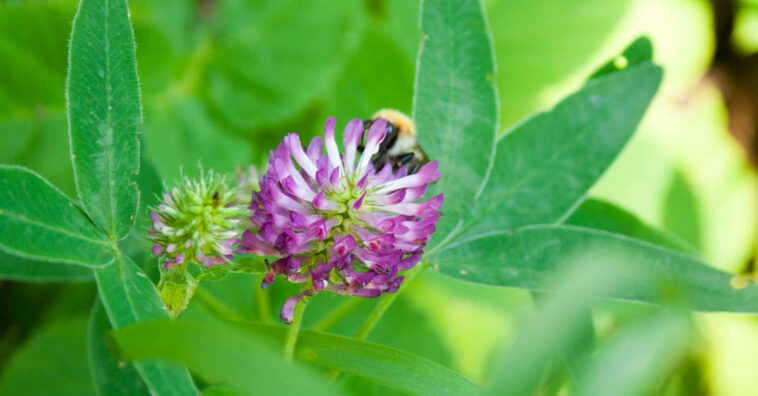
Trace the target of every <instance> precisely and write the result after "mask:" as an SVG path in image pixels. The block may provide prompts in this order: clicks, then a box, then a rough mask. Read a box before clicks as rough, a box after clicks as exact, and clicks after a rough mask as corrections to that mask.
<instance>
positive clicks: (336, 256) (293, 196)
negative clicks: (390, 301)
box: [239, 118, 443, 323]
mask: <svg viewBox="0 0 758 396" xmlns="http://www.w3.org/2000/svg"><path fill="white" fill-rule="evenodd" d="M335 125H336V120H335V119H334V118H329V119H328V120H327V121H326V126H325V128H324V139H322V138H321V137H316V138H314V139H313V140H312V141H311V142H310V144H309V145H308V147H307V148H306V149H305V150H303V146H302V145H301V143H300V138H299V137H298V135H297V133H292V134H289V135H287V136H286V137H285V138H284V142H282V143H281V144H279V146H278V147H277V149H276V150H275V151H272V152H271V153H270V157H269V162H268V170H267V172H266V173H265V174H264V175H263V176H262V177H261V179H260V183H259V185H260V190H259V191H258V192H254V193H253V196H252V201H251V204H250V209H251V211H252V212H253V213H252V215H251V217H250V220H251V224H252V228H251V229H249V230H247V231H245V233H244V234H243V236H242V244H241V247H240V249H239V251H240V252H241V253H249V254H257V255H266V256H274V257H277V258H278V259H277V260H276V261H274V262H273V263H271V264H270V266H269V268H270V271H269V272H268V273H267V274H266V276H265V278H264V280H263V283H262V285H261V286H262V287H264V288H265V287H266V286H268V285H270V284H272V283H273V282H274V276H275V275H283V276H284V277H286V279H288V280H289V281H291V282H297V283H304V284H305V286H304V290H303V291H302V292H301V293H300V294H298V295H296V296H293V297H291V298H290V299H289V300H288V301H287V302H286V303H285V304H284V307H283V308H282V311H281V315H280V316H281V318H282V320H284V321H285V322H287V323H289V322H291V320H292V315H293V310H294V308H295V306H296V305H297V304H298V303H299V302H300V300H301V299H302V298H303V297H306V296H311V295H314V294H316V293H319V292H321V291H323V290H327V291H329V292H332V293H337V294H349V295H355V296H361V297H378V296H380V295H381V294H383V293H394V292H395V291H397V290H398V288H399V287H400V284H401V282H402V281H403V276H402V272H403V271H405V270H408V269H410V268H412V267H414V266H415V265H416V264H417V263H418V261H419V259H420V256H421V253H422V251H423V249H424V247H425V246H426V243H427V242H428V241H429V238H430V236H431V234H432V233H433V232H434V230H435V225H436V223H437V220H438V219H439V216H440V215H441V213H440V212H439V209H440V207H441V205H442V201H443V196H442V194H440V195H437V196H435V197H432V198H430V199H428V200H426V201H419V200H420V199H421V198H422V197H423V196H424V194H425V193H426V190H427V187H428V185H429V184H430V183H432V182H435V181H437V180H438V179H439V178H440V176H441V174H440V173H439V172H437V163H436V162H430V163H427V164H425V165H424V166H423V167H421V169H419V171H418V172H417V173H415V174H408V170H407V168H405V167H402V168H400V169H398V170H397V171H395V170H393V168H392V166H391V165H390V164H389V163H387V164H385V165H384V166H383V167H382V168H381V169H374V167H373V165H372V161H371V158H372V156H374V154H376V153H377V151H378V150H379V145H380V143H381V142H382V140H383V139H384V138H385V136H386V134H387V123H386V121H385V120H384V119H378V120H376V121H375V122H374V123H373V124H372V125H371V126H370V127H369V130H368V132H367V134H366V139H365V140H366V141H365V147H363V150H362V152H361V151H360V147H359V145H360V144H361V141H362V140H363V135H364V126H363V122H362V121H361V120H360V119H354V120H351V121H350V122H348V124H347V126H346V127H345V130H344V133H343V148H344V152H343V153H342V154H340V152H339V149H338V147H337V143H336V142H335V138H334V129H335ZM324 150H325V151H326V153H325V154H324Z"/></svg>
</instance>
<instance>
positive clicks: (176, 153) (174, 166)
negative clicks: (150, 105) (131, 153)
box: [140, 99, 251, 207]
mask: <svg viewBox="0 0 758 396" xmlns="http://www.w3.org/2000/svg"><path fill="white" fill-rule="evenodd" d="M144 141H145V154H146V156H147V157H148V158H149V159H150V160H151V161H152V163H153V164H154V165H155V168H156V170H157V171H158V173H159V174H160V175H162V176H163V177H164V179H165V180H168V181H169V182H171V181H173V180H174V179H177V178H179V177H180V176H181V173H182V172H183V174H184V175H187V176H190V177H191V176H196V174H197V173H198V164H202V165H203V166H205V167H208V168H213V169H214V170H216V171H217V172H220V173H228V172H233V171H234V168H235V167H237V166H245V165H247V164H249V163H250V154H251V150H250V147H249V146H248V145H247V144H245V143H243V142H240V141H239V140H238V139H234V138H233V137H230V136H229V135H228V134H226V133H225V132H224V130H222V129H221V128H220V127H219V126H218V125H217V124H215V123H214V122H213V119H212V118H211V117H210V115H209V114H208V111H207V110H206V109H205V108H204V107H203V106H202V104H201V103H200V102H198V101H197V100H194V99H186V100H179V101H176V102H175V103H172V104H171V105H170V106H167V107H165V108H161V109H157V110H156V111H154V112H153V113H152V116H151V117H150V118H149V119H148V120H147V122H146V125H145V138H144ZM167 153H170V155H167ZM141 173H142V172H141V171H140V177H142V176H143V175H142V174H141ZM160 192H161V191H158V193H160ZM142 193H143V196H142V197H141V199H143V200H144V199H150V198H148V197H145V196H144V194H145V192H144V191H143V192H142ZM142 206H143V207H144V205H142Z"/></svg>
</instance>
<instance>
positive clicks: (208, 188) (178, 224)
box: [148, 171, 250, 315]
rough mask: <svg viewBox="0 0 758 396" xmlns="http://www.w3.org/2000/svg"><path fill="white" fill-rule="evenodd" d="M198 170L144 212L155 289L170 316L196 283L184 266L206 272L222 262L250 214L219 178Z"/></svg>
mask: <svg viewBox="0 0 758 396" xmlns="http://www.w3.org/2000/svg"><path fill="white" fill-rule="evenodd" d="M201 173H202V174H201V176H200V178H199V180H193V179H190V178H186V177H185V178H184V180H183V181H182V182H181V183H179V185H177V186H175V187H173V188H171V189H170V190H169V192H167V193H164V194H163V196H162V200H161V202H160V204H159V205H158V207H156V208H154V210H153V211H152V212H151V213H150V220H151V221H152V227H150V229H148V235H149V236H150V238H151V240H152V241H153V243H154V245H153V254H154V255H156V256H158V257H159V259H160V263H161V281H160V283H159V285H158V292H159V294H160V295H161V297H162V298H163V300H164V302H165V303H166V306H167V307H168V309H169V312H171V313H172V314H174V315H177V314H178V313H179V312H181V311H182V310H183V309H184V308H185V307H186V306H187V303H188V302H189V299H190V298H191V297H192V294H193V293H194V289H195V287H196V285H197V282H196V281H195V280H194V278H193V277H192V275H191V274H190V273H189V272H187V271H186V269H187V266H188V265H189V264H190V263H195V264H199V265H201V266H202V268H205V271H208V270H210V268H211V267H215V266H219V265H222V264H226V263H228V262H229V261H230V260H231V259H232V258H233V251H234V248H235V247H236V244H237V243H238V242H239V238H240V236H241V234H242V231H243V230H244V229H245V227H246V226H247V223H248V219H247V218H248V216H249V214H250V212H249V211H248V209H247V208H246V207H245V205H239V204H237V203H236V201H235V200H236V198H237V196H236V193H237V192H236V189H235V188H229V187H228V186H227V183H226V179H225V178H224V177H221V176H218V175H216V174H215V173H214V172H213V171H210V172H208V173H207V175H206V174H205V173H204V172H201Z"/></svg>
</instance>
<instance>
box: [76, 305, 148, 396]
mask: <svg viewBox="0 0 758 396" xmlns="http://www.w3.org/2000/svg"><path fill="white" fill-rule="evenodd" d="M111 329H112V327H111V324H110V323H109V322H108V317H107V316H106V314H105V309H104V308H103V304H102V303H101V302H100V300H99V299H98V300H96V301H95V304H94V305H93V307H92V312H91V313H90V317H89V325H88V326H87V355H88V356H89V367H90V372H91V373H92V378H93V380H94V384H95V388H96V389H97V394H98V395H108V396H119V395H124V396H137V395H149V394H150V391H149V390H148V389H147V386H145V383H144V382H143V381H142V379H141V378H140V376H139V373H138V372H137V370H136V369H135V367H134V365H132V364H129V363H124V362H119V361H118V359H116V358H115V357H113V355H112V354H111V351H110V350H108V346H107V345H106V342H105V334H106V333H107V332H109V331H111Z"/></svg>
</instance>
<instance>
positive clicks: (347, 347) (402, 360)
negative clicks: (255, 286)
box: [253, 327, 482, 396]
mask: <svg viewBox="0 0 758 396" xmlns="http://www.w3.org/2000/svg"><path fill="white" fill-rule="evenodd" d="M283 330H284V329H282V328H279V327H265V328H264V327H261V328H259V329H253V331H260V332H262V333H264V334H268V335H270V336H273V337H274V339H276V340H277V341H278V342H280V343H281V341H282V340H283V339H284V331H283ZM295 356H296V357H297V358H298V359H299V360H301V361H303V362H309V363H313V364H316V365H319V366H324V367H327V368H330V369H336V370H339V371H344V372H346V373H350V374H354V375H357V376H360V377H363V378H367V379H369V380H372V381H374V382H377V383H380V384H382V385H385V386H388V387H390V388H394V389H398V390H401V391H404V392H407V393H409V394H412V395H425V396H442V395H476V394H479V393H481V391H482V389H481V388H480V387H479V386H478V385H476V384H475V383H473V382H471V381H470V380H468V379H466V378H465V377H463V376H461V375H460V374H458V373H456V372H455V371H453V370H450V369H448V368H447V367H444V366H441V365H439V364H437V363H434V362H432V361H430V360H427V359H425V358H422V357H419V356H416V355H412V354H410V353H407V352H403V351H400V350H397V349H395V348H390V347H386V346H383V345H379V344H374V343H370V342H365V341H359V340H356V339H354V338H348V337H343V336H339V335H334V334H327V333H319V332H315V331H309V330H301V332H300V334H299V336H298V340H297V348H296V350H295Z"/></svg>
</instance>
